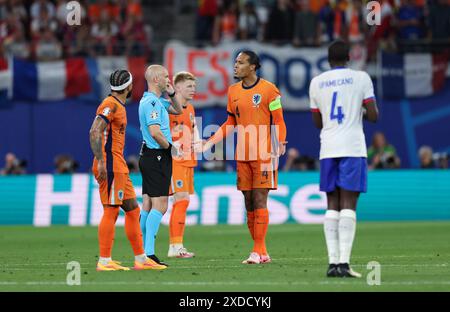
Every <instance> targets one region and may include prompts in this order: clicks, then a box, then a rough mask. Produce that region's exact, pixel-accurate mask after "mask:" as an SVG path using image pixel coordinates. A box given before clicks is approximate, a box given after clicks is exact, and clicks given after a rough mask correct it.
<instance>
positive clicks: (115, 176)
mask: <svg viewBox="0 0 450 312" xmlns="http://www.w3.org/2000/svg"><path fill="white" fill-rule="evenodd" d="M96 176H97V175H96ZM97 182H98V180H97ZM99 185H100V188H99V191H100V199H101V201H102V204H103V205H111V206H113V205H119V206H120V205H122V202H123V201H124V200H127V199H132V198H136V193H135V192H134V187H133V183H131V179H130V176H129V175H128V173H112V172H109V173H108V174H107V177H106V179H105V180H103V181H102V182H101V183H99Z"/></svg>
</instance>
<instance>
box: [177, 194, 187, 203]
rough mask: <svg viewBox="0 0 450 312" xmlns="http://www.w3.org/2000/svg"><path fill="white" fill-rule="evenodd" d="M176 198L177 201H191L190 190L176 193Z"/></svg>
mask: <svg viewBox="0 0 450 312" xmlns="http://www.w3.org/2000/svg"><path fill="white" fill-rule="evenodd" d="M174 199H175V202H179V201H182V200H186V201H189V193H188V192H182V193H175V195H174Z"/></svg>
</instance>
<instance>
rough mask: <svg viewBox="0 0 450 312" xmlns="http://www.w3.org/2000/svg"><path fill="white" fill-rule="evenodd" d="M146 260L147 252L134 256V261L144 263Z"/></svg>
mask: <svg viewBox="0 0 450 312" xmlns="http://www.w3.org/2000/svg"><path fill="white" fill-rule="evenodd" d="M145 260H147V256H146V255H145V253H143V254H142V255H137V256H134V261H136V262H139V263H144V262H145Z"/></svg>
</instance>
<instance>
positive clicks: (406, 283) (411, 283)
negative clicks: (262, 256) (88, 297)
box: [0, 280, 450, 289]
mask: <svg viewBox="0 0 450 312" xmlns="http://www.w3.org/2000/svg"><path fill="white" fill-rule="evenodd" d="M358 281H361V282H363V281H364V280H352V281H321V282H306V281H305V282H302V281H297V282H291V283H289V282H269V281H267V282H265V281H259V282H201V281H198V282H149V281H136V282H125V281H111V282H82V283H81V286H83V285H87V286H89V285H165V286H244V285H248V286H315V285H318V286H323V285H349V286H352V285H358V284H361V283H357V282H358ZM17 285H26V286H43V285H44V286H45V285H46V286H56V285H67V283H66V282H43V281H33V282H24V283H18V282H0V286H17ZM386 285H387V286H417V285H432V286H440V285H450V281H403V282H383V281H382V282H381V285H380V286H386ZM73 288H74V289H76V286H74V287H73ZM375 288H376V287H375Z"/></svg>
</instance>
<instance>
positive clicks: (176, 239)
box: [169, 200, 189, 244]
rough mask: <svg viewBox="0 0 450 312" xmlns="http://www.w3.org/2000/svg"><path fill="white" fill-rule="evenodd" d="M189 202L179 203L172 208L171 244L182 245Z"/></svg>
mask: <svg viewBox="0 0 450 312" xmlns="http://www.w3.org/2000/svg"><path fill="white" fill-rule="evenodd" d="M188 206H189V201H188V200H180V201H177V202H176V203H175V204H174V205H173V208H172V213H171V214H170V223H169V236H170V244H182V243H183V234H184V226H185V222H186V211H187V209H188Z"/></svg>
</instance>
